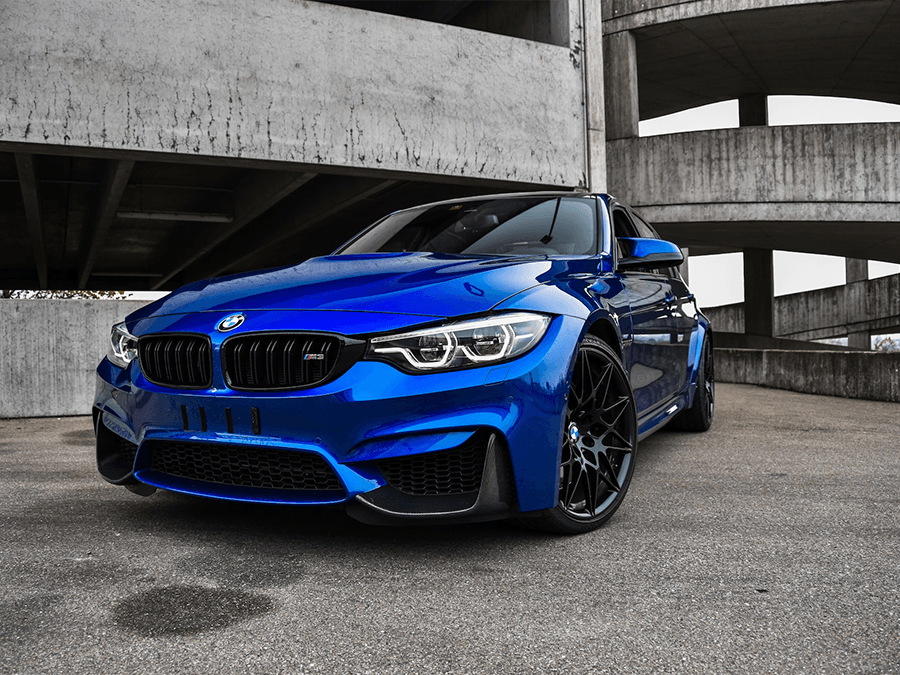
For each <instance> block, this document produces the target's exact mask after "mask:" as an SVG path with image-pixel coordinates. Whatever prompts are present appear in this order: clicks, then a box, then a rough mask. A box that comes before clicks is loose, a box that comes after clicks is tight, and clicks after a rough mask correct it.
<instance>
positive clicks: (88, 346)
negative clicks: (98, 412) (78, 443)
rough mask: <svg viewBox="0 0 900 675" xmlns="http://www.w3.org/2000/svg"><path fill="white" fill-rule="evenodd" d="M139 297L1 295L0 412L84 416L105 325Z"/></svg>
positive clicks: (131, 307) (135, 304)
mask: <svg viewBox="0 0 900 675" xmlns="http://www.w3.org/2000/svg"><path fill="white" fill-rule="evenodd" d="M145 304H146V303H145V302H143V301H139V300H120V301H113V300H0V326H3V330H2V333H0V417H45V416H55V415H85V414H87V413H89V412H90V411H91V402H92V401H93V397H94V371H95V370H96V368H97V364H98V363H100V360H101V359H102V358H103V357H104V356H106V349H107V345H108V344H109V329H110V327H111V326H112V325H113V324H114V323H116V322H117V321H121V320H122V319H124V318H125V316H126V315H127V314H130V313H131V312H133V311H135V310H136V309H138V308H139V307H141V306H143V305H145Z"/></svg>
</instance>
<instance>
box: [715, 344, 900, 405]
mask: <svg viewBox="0 0 900 675" xmlns="http://www.w3.org/2000/svg"><path fill="white" fill-rule="evenodd" d="M715 358H716V379H717V380H718V381H720V382H736V383H742V384H757V385H761V386H764V387H772V388H775V389H787V390H789V391H799V392H803V393H806V394H823V395H825V396H841V397H844V398H862V399H867V400H872V401H892V402H900V354H885V353H879V352H852V351H834V352H829V351H808V352H801V351H777V350H760V349H716V355H715Z"/></svg>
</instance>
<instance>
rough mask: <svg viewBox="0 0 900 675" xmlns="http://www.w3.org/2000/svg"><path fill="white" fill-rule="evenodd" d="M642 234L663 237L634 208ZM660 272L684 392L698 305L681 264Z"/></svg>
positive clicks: (677, 387)
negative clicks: (664, 285)
mask: <svg viewBox="0 0 900 675" xmlns="http://www.w3.org/2000/svg"><path fill="white" fill-rule="evenodd" d="M629 215H631V217H632V219H633V222H634V225H635V227H636V228H637V231H638V235H639V236H641V237H652V238H654V239H659V238H660V236H659V234H658V233H657V232H656V230H655V229H653V227H652V226H651V225H650V224H649V223H648V222H647V221H646V220H644V219H643V218H641V216H640V214H638V213H636V212H635V211H634V210H633V209H630V210H629ZM656 272H657V273H658V274H660V275H662V276H664V277H666V278H667V280H668V284H669V291H668V296H667V304H668V312H669V314H670V316H671V324H672V326H673V328H674V333H672V340H671V342H670V349H671V352H672V355H673V359H674V361H675V362H676V363H677V364H679V366H680V367H681V369H682V370H681V372H680V373H675V375H674V377H675V380H674V381H673V387H674V391H676V392H677V391H681V389H683V388H684V386H685V385H686V384H687V383H688V377H689V376H690V368H689V367H688V357H689V355H690V348H691V337H692V335H693V333H694V330H695V329H696V327H697V306H696V304H695V303H694V295H693V294H692V293H691V292H690V289H688V287H687V284H685V283H684V279H682V277H681V273H680V272H679V271H678V268H677V267H663V268H659V269H658V270H656Z"/></svg>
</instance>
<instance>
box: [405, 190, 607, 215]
mask: <svg viewBox="0 0 900 675" xmlns="http://www.w3.org/2000/svg"><path fill="white" fill-rule="evenodd" d="M521 197H585V198H588V197H600V198H602V199H604V200H609V199H610V195H608V194H606V193H602V192H582V191H580V190H535V191H531V192H505V193H502V194H487V195H475V196H474V197H459V198H457V199H443V200H441V201H438V202H430V203H428V204H417V205H415V206H410V207H409V208H405V209H398V210H396V211H394V212H393V213H392V214H391V215H393V214H394V213H403V212H404V211H412V210H413V209H421V208H425V207H432V206H443V205H444V204H460V203H465V202H478V201H483V200H485V199H517V198H521Z"/></svg>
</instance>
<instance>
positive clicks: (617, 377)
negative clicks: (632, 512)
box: [527, 335, 638, 534]
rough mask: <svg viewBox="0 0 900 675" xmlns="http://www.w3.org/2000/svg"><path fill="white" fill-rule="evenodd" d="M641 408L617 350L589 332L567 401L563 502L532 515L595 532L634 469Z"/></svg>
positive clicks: (544, 522) (556, 528)
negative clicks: (636, 401) (638, 413)
mask: <svg viewBox="0 0 900 675" xmlns="http://www.w3.org/2000/svg"><path fill="white" fill-rule="evenodd" d="M637 439H638V431H637V414H636V409H635V402H634V394H633V392H632V390H631V385H630V384H629V381H628V375H627V374H626V373H625V369H624V368H623V367H622V363H621V361H620V360H619V357H618V356H617V355H616V353H615V352H614V351H613V350H612V349H611V348H610V347H609V346H608V345H607V344H606V343H605V342H602V341H601V340H598V339H597V338H595V337H593V336H591V335H588V336H586V337H585V339H584V342H582V344H581V347H580V348H579V349H578V353H577V355H576V357H575V367H574V370H573V372H572V383H571V385H570V387H569V394H568V397H567V401H566V421H565V427H564V429H563V439H562V448H561V453H560V454H561V461H560V467H559V503H558V504H557V506H556V507H555V508H553V509H547V510H546V511H544V512H542V513H541V515H540V517H539V518H537V519H534V520H529V521H527V522H528V524H530V525H532V526H533V527H536V528H538V529H542V530H546V531H550V532H558V533H564V534H580V533H583V532H590V531H591V530H594V529H596V528H598V527H599V526H600V525H602V524H603V523H604V522H606V521H607V520H608V519H609V518H610V516H612V514H613V513H614V512H615V510H616V509H617V508H618V507H619V504H621V503H622V499H623V498H624V497H625V492H626V491H627V490H628V485H629V483H630V482H631V476H632V474H633V473H634V462H635V454H636V451H637Z"/></svg>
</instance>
